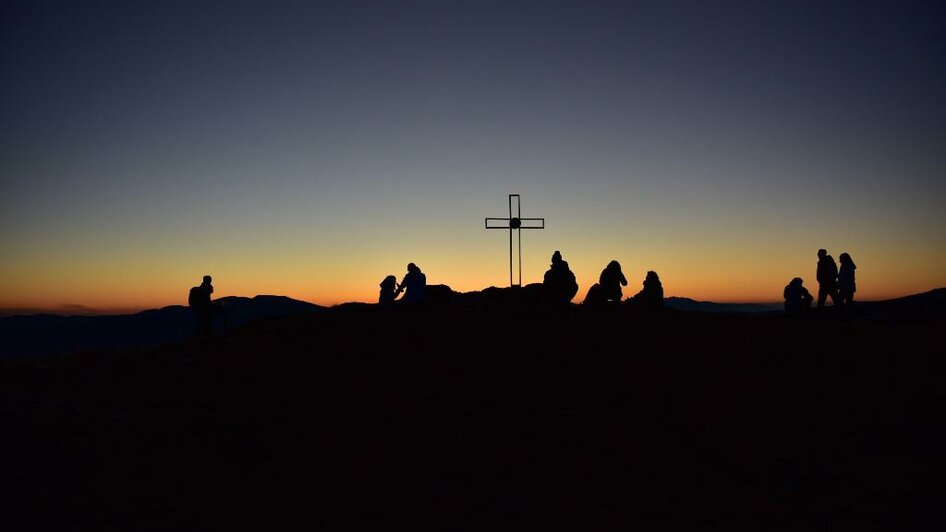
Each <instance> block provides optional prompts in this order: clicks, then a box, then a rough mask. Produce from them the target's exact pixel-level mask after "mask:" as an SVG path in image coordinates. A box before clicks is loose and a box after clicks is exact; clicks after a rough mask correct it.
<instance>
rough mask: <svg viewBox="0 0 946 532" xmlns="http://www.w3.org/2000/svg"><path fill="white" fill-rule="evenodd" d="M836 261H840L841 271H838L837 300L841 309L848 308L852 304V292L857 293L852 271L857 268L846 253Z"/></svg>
mask: <svg viewBox="0 0 946 532" xmlns="http://www.w3.org/2000/svg"><path fill="white" fill-rule="evenodd" d="M838 260H840V261H841V269H840V270H838V298H839V299H840V301H841V306H842V307H847V308H850V306H851V304H852V303H854V292H856V291H857V285H856V284H855V283H854V270H856V269H857V266H856V265H855V264H854V261H853V260H852V259H851V256H850V255H848V254H847V253H841V255H839V256H838Z"/></svg>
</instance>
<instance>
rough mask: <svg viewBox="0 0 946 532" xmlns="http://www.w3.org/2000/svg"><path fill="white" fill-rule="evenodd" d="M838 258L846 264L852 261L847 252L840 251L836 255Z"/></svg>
mask: <svg viewBox="0 0 946 532" xmlns="http://www.w3.org/2000/svg"><path fill="white" fill-rule="evenodd" d="M838 260H839V261H841V264H848V263H850V262H854V261H852V260H851V256H850V255H848V254H847V253H841V254H840V255H839V256H838Z"/></svg>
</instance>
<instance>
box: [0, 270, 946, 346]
mask: <svg viewBox="0 0 946 532" xmlns="http://www.w3.org/2000/svg"><path fill="white" fill-rule="evenodd" d="M427 291H428V304H429V308H435V309H443V310H444V311H447V312H449V313H450V314H451V315H454V316H456V317H457V318H461V319H462V318H464V317H471V318H474V317H475V318H494V317H495V318H501V319H533V318H544V317H556V318H561V317H565V316H570V315H580V314H582V313H583V312H586V311H585V310H582V308H581V306H580V305H575V304H573V305H570V306H569V307H567V308H565V309H561V308H550V307H549V306H548V305H547V304H546V302H545V300H544V298H543V286H542V284H540V283H534V284H529V285H525V286H523V287H515V288H508V287H507V288H497V287H492V286H491V287H489V288H485V289H483V290H480V291H473V292H456V291H454V290H452V289H451V288H450V287H449V286H446V285H430V286H428V287H427ZM216 301H217V302H218V303H219V304H221V306H222V307H223V308H224V309H226V314H227V324H226V325H227V326H228V327H229V328H231V329H232V328H235V327H239V326H241V325H244V324H247V323H250V322H254V321H257V320H261V319H265V318H277V317H284V316H295V315H304V314H313V313H317V312H330V313H331V314H332V315H333V316H336V317H338V318H349V319H357V318H358V317H359V316H362V315H364V314H365V313H371V312H374V311H375V310H379V311H382V310H387V311H394V312H397V311H398V309H399V306H398V305H395V306H394V308H393V309H379V308H377V306H376V305H374V304H367V303H346V304H343V305H338V306H336V307H333V308H331V309H328V308H326V307H321V306H318V305H314V304H312V303H307V302H304V301H297V300H294V299H291V298H288V297H283V296H272V295H261V296H256V297H253V298H247V297H224V298H220V299H218V300H216ZM665 307H666V309H667V311H669V312H698V313H710V314H733V315H736V314H757V315H764V314H770V315H772V316H781V315H782V310H781V307H780V304H764V303H713V302H707V301H695V300H693V299H688V298H682V297H669V298H666V299H665ZM621 311H622V312H627V313H629V315H631V316H633V315H634V313H635V312H639V310H636V309H634V308H632V306H631V305H622V308H621ZM944 315H946V288H939V289H936V290H932V291H930V292H926V293H923V294H916V295H912V296H907V297H902V298H898V299H893V300H888V301H878V302H857V303H855V305H854V308H853V310H852V311H851V312H849V313H844V314H841V313H840V312H839V311H837V312H836V311H835V310H834V309H831V308H828V309H827V310H826V311H824V312H820V313H813V314H812V315H811V317H812V318H813V319H825V320H833V319H838V318H843V319H846V320H858V321H922V320H929V319H938V318H941V317H943V316H944ZM629 319H633V318H629ZM224 326H225V324H224V320H223V317H222V316H220V315H217V316H215V325H214V330H215V331H216V332H220V331H222V330H223V328H224ZM196 327H197V324H196V316H195V315H194V313H193V311H192V310H191V309H189V308H187V307H184V306H180V305H173V306H169V307H164V308H161V309H154V310H146V311H142V312H138V313H136V314H125V315H113V316H56V315H49V314H40V315H33V316H12V317H5V318H0V335H2V338H4V341H3V343H2V344H0V356H3V357H19V356H27V355H61V354H67V353H73V352H80V351H101V350H107V349H127V348H141V347H147V346H155V345H160V344H164V343H169V342H179V341H183V340H187V339H189V338H192V337H194V336H195V335H196Z"/></svg>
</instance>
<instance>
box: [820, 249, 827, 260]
mask: <svg viewBox="0 0 946 532" xmlns="http://www.w3.org/2000/svg"><path fill="white" fill-rule="evenodd" d="M827 254H828V251H827V250H825V249H819V250H818V258H819V259H823V258H825V256H826V255H827Z"/></svg>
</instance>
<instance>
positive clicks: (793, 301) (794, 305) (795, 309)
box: [782, 277, 815, 316]
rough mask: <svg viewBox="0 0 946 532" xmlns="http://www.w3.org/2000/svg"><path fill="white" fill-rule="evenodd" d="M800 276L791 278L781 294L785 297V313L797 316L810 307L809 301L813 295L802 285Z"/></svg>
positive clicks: (812, 299) (812, 298)
mask: <svg viewBox="0 0 946 532" xmlns="http://www.w3.org/2000/svg"><path fill="white" fill-rule="evenodd" d="M803 282H804V281H802V279H801V277H796V278H794V279H792V280H791V281H790V282H789V283H788V284H787V285H785V290H784V291H783V292H782V295H783V296H784V297H785V313H786V314H788V315H790V316H797V315H799V314H802V313H804V312H806V311H808V310H809V309H811V302H812V301H814V299H815V298H814V297H812V296H811V294H810V293H808V289H807V288H805V287H804V286H802V283H803Z"/></svg>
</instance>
